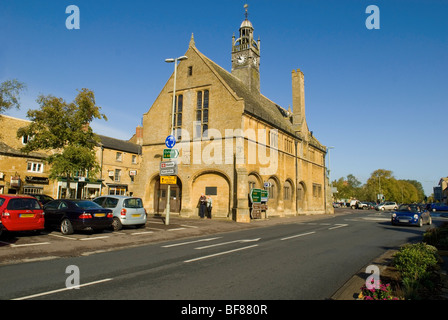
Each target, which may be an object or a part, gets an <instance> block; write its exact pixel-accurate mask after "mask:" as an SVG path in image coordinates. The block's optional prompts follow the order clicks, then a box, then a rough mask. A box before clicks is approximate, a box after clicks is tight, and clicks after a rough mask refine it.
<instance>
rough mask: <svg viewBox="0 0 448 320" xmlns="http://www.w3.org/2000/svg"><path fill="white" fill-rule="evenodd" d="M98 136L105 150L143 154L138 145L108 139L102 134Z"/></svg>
mask: <svg viewBox="0 0 448 320" xmlns="http://www.w3.org/2000/svg"><path fill="white" fill-rule="evenodd" d="M97 136H98V137H99V138H100V145H101V146H102V147H104V148H108V149H113V150H117V151H123V152H129V153H135V154H141V147H140V145H138V144H135V143H132V142H129V141H125V140H120V139H115V138H111V137H106V136H103V135H100V134H97Z"/></svg>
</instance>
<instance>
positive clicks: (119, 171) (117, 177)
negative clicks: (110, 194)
mask: <svg viewBox="0 0 448 320" xmlns="http://www.w3.org/2000/svg"><path fill="white" fill-rule="evenodd" d="M120 178H121V170H120V169H115V176H114V181H117V182H119V181H120Z"/></svg>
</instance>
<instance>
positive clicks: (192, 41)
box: [190, 33, 195, 47]
mask: <svg viewBox="0 0 448 320" xmlns="http://www.w3.org/2000/svg"><path fill="white" fill-rule="evenodd" d="M194 46H195V43H194V34H193V33H192V34H191V39H190V47H194Z"/></svg>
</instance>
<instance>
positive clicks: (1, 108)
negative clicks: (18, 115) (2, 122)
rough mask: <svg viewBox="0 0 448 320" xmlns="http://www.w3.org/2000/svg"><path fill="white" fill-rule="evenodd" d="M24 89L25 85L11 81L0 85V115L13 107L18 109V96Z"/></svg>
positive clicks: (14, 80)
mask: <svg viewBox="0 0 448 320" xmlns="http://www.w3.org/2000/svg"><path fill="white" fill-rule="evenodd" d="M25 88H26V86H25V84H24V83H22V82H19V81H17V80H16V79H13V80H6V81H4V82H2V83H1V84H0V113H3V112H5V111H6V110H9V109H11V108H12V107H15V108H16V109H19V108H20V103H19V94H20V92H21V91H23V90H24V89H25Z"/></svg>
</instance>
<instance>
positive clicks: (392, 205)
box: [375, 201, 398, 211]
mask: <svg viewBox="0 0 448 320" xmlns="http://www.w3.org/2000/svg"><path fill="white" fill-rule="evenodd" d="M397 208H398V204H397V203H396V202H393V201H386V202H383V203H380V204H379V205H377V206H376V207H375V209H376V210H382V211H384V210H396V209H397Z"/></svg>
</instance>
